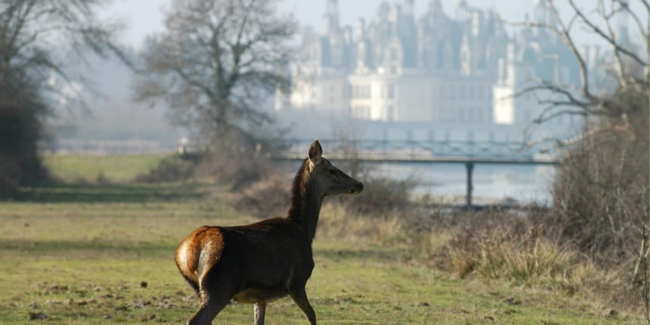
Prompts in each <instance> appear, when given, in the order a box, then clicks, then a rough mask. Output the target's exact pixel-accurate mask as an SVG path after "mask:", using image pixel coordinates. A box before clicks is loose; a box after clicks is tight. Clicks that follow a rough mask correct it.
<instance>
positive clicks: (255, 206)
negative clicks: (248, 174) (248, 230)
mask: <svg viewBox="0 0 650 325" xmlns="http://www.w3.org/2000/svg"><path fill="white" fill-rule="evenodd" d="M290 187H291V185H290V182H289V180H288V179H286V177H282V176H280V175H278V174H276V173H273V174H272V175H270V176H268V177H267V178H266V179H265V180H262V181H259V182H257V183H255V184H253V185H251V186H250V187H249V188H247V189H246V190H244V191H243V192H242V193H241V196H240V198H239V199H238V200H237V203H236V206H237V208H238V209H240V210H241V211H244V212H246V213H249V214H251V215H253V216H255V217H258V218H263V219H266V218H270V217H278V216H284V215H286V211H287V210H288V208H289V204H290V194H289V189H290Z"/></svg>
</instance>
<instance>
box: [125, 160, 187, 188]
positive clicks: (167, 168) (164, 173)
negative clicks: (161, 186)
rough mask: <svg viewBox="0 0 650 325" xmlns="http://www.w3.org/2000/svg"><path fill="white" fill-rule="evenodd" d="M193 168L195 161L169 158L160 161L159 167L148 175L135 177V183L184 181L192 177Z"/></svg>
mask: <svg viewBox="0 0 650 325" xmlns="http://www.w3.org/2000/svg"><path fill="white" fill-rule="evenodd" d="M195 167H196V162H195V161H192V160H186V159H182V158H180V157H170V158H166V159H164V160H163V161H161V162H160V165H158V166H157V167H155V168H154V169H152V170H150V171H149V172H148V173H146V174H141V175H137V176H136V177H135V181H136V182H141V183H160V182H180V181H186V180H189V179H191V178H192V177H193V176H194V169H195Z"/></svg>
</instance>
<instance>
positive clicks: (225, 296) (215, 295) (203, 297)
mask: <svg viewBox="0 0 650 325" xmlns="http://www.w3.org/2000/svg"><path fill="white" fill-rule="evenodd" d="M211 271H215V272H206V273H205V275H204V276H203V277H201V280H200V283H201V284H200V289H199V302H200V306H199V310H197V311H196V313H195V314H194V316H193V317H192V319H190V321H189V322H188V325H209V324H212V320H213V319H214V318H215V317H217V315H218V314H219V312H220V311H221V310H222V309H223V308H224V307H226V305H228V303H229V302H230V300H232V298H233V297H234V296H235V293H236V292H235V290H234V289H233V286H232V284H231V283H230V282H229V281H224V279H219V278H220V277H219V274H217V273H216V272H217V271H218V270H211Z"/></svg>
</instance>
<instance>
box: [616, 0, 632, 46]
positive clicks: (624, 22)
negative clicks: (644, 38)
mask: <svg viewBox="0 0 650 325" xmlns="http://www.w3.org/2000/svg"><path fill="white" fill-rule="evenodd" d="M620 6H621V7H620V9H621V12H619V13H618V17H617V18H616V37H617V38H618V41H619V42H620V43H621V44H623V45H624V46H629V45H630V44H631V40H630V33H629V29H628V22H629V13H628V6H629V3H628V0H621V2H620Z"/></svg>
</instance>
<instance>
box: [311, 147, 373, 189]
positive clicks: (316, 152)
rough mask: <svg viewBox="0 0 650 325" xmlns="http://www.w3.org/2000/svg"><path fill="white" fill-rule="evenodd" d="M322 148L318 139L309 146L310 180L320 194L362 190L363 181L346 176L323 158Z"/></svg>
mask: <svg viewBox="0 0 650 325" xmlns="http://www.w3.org/2000/svg"><path fill="white" fill-rule="evenodd" d="M322 156H323V148H322V147H321V146H320V143H319V142H318V140H314V142H313V143H312V144H311V146H310V147H309V164H310V167H311V173H310V175H309V177H310V179H311V181H312V182H313V184H314V185H315V188H316V189H317V191H319V194H321V196H330V195H339V194H352V195H356V194H359V193H361V191H363V183H361V182H359V181H357V180H356V179H354V178H352V177H350V176H348V175H347V174H345V173H344V172H342V171H341V170H340V169H338V168H336V167H334V165H332V163H331V162H330V161H329V160H327V159H325V158H323V157H322Z"/></svg>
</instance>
